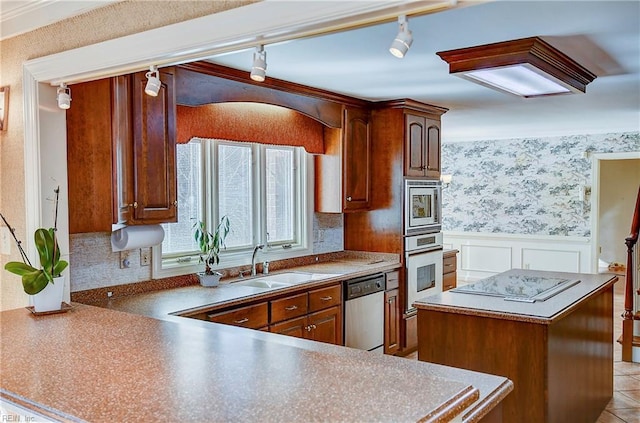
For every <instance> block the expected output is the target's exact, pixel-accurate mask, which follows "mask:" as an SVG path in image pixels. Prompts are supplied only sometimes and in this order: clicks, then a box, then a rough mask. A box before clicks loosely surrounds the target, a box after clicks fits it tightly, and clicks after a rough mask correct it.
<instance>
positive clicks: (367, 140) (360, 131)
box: [342, 107, 371, 211]
mask: <svg viewBox="0 0 640 423" xmlns="http://www.w3.org/2000/svg"><path fill="white" fill-rule="evenodd" d="M343 122H344V123H343V125H344V131H343V132H344V148H343V161H342V166H343V174H344V182H343V184H344V211H354V210H367V209H368V208H369V183H370V182H369V181H370V168H371V123H370V120H369V111H368V110H365V109H356V108H349V107H348V108H345V110H344V120H343Z"/></svg>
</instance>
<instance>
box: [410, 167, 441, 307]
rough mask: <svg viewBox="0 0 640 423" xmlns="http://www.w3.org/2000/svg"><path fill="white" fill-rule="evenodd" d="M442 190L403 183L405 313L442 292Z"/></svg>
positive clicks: (418, 182) (427, 183)
mask: <svg viewBox="0 0 640 423" xmlns="http://www.w3.org/2000/svg"><path fill="white" fill-rule="evenodd" d="M441 213H442V186H441V183H440V181H437V180H424V179H420V180H415V179H407V180H405V222H404V234H405V243H404V251H405V254H404V255H405V257H404V259H405V267H406V288H407V290H406V293H407V294H406V305H405V311H406V312H411V311H413V310H414V309H415V308H414V307H413V305H412V304H413V303H414V302H415V301H416V300H418V299H420V298H423V297H427V296H430V295H434V294H438V293H441V292H442V233H441V232H440V230H441V228H442V222H441Z"/></svg>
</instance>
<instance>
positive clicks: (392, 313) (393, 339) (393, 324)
mask: <svg viewBox="0 0 640 423" xmlns="http://www.w3.org/2000/svg"><path fill="white" fill-rule="evenodd" d="M399 294H400V291H399V290H398V289H392V290H390V291H387V292H385V293H384V353H385V354H395V353H397V352H398V350H400V304H399V301H398V298H399Z"/></svg>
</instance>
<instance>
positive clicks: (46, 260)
mask: <svg viewBox="0 0 640 423" xmlns="http://www.w3.org/2000/svg"><path fill="white" fill-rule="evenodd" d="M33 238H34V240H35V243H36V249H37V250H38V254H39V255H40V265H41V266H42V268H43V269H48V271H49V272H50V271H51V269H52V267H53V266H52V263H53V261H54V247H53V237H52V236H51V233H50V232H49V231H48V230H46V229H43V228H40V229H37V230H36V232H35V234H34V235H33Z"/></svg>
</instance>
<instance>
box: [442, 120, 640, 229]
mask: <svg viewBox="0 0 640 423" xmlns="http://www.w3.org/2000/svg"><path fill="white" fill-rule="evenodd" d="M628 151H640V134H639V133H638V132H632V133H619V134H600V135H574V136H563V137H548V138H520V139H509V140H485V141H473V142H456V143H443V145H442V173H443V174H451V175H452V177H453V178H452V181H451V184H450V185H449V186H448V187H446V188H445V189H443V194H442V197H443V210H442V215H443V225H442V227H443V230H444V231H461V232H490V233H506V234H529V235H560V236H578V237H588V236H590V235H591V223H590V217H589V216H590V210H591V201H590V200H591V198H590V195H589V191H587V194H586V195H584V196H582V195H581V194H580V192H581V191H582V192H584V187H585V186H590V185H591V163H592V162H591V160H592V159H591V158H590V154H591V153H612V152H628Z"/></svg>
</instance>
